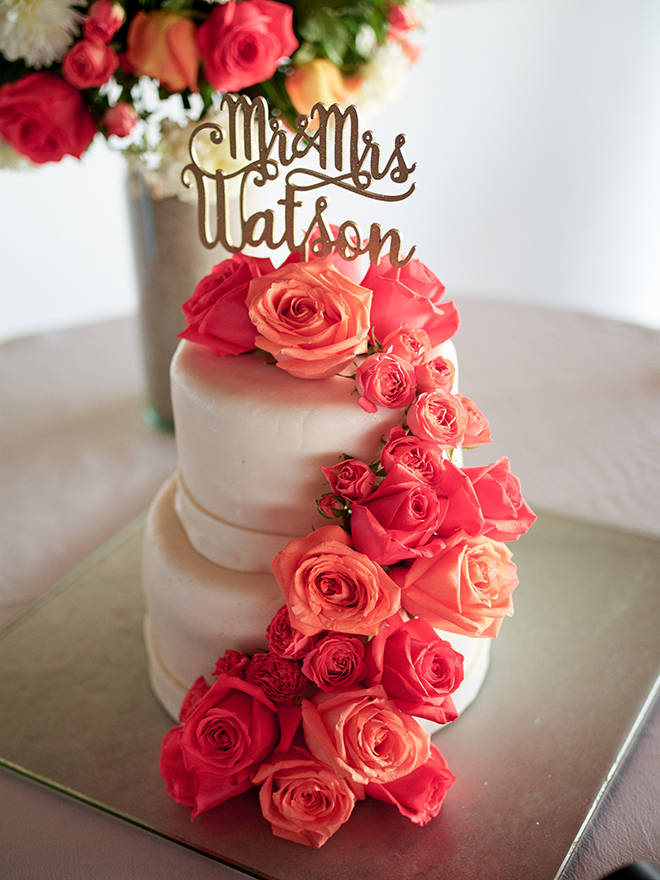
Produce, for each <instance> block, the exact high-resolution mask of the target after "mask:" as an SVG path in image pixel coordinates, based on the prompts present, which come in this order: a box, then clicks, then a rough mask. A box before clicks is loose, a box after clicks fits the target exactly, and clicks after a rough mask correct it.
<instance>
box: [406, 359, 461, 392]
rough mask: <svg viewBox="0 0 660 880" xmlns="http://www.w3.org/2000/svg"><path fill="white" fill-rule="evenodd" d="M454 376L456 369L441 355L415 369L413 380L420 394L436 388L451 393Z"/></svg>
mask: <svg viewBox="0 0 660 880" xmlns="http://www.w3.org/2000/svg"><path fill="white" fill-rule="evenodd" d="M455 376H456V367H455V366H454V365H453V364H452V362H451V361H450V360H448V359H447V358H446V357H442V355H438V356H437V357H434V358H431V359H430V360H428V361H425V362H424V363H423V364H419V365H418V366H416V367H415V380H416V381H417V390H418V392H420V393H423V392H425V391H435V390H436V389H437V388H440V389H441V390H442V391H451V390H452V388H453V387H454V378H455Z"/></svg>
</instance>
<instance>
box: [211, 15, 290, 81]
mask: <svg viewBox="0 0 660 880" xmlns="http://www.w3.org/2000/svg"><path fill="white" fill-rule="evenodd" d="M292 17H293V9H292V8H291V7H290V6H286V5H285V4H284V3H275V2H273V0H243V2H241V3H238V4H237V3H235V2H234V0H229V2H228V3H224V4H222V5H218V6H215V7H214V9H213V11H212V12H211V15H210V16H209V18H208V19H207V20H206V21H205V22H204V24H202V25H201V26H200V27H199V29H198V31H197V37H196V39H197V45H198V47H199V51H200V53H201V55H202V58H203V60H204V74H205V76H206V79H207V80H208V81H209V83H210V84H211V86H212V87H213V88H214V89H216V90H217V91H219V92H238V91H240V90H241V89H245V88H248V86H253V85H256V83H260V82H263V81H264V80H267V79H270V77H271V76H272V75H273V74H274V73H275V71H276V70H277V68H278V66H279V64H280V61H281V60H282V58H288V57H289V56H291V55H292V54H293V53H294V52H295V50H296V49H297V48H298V40H297V39H296V38H295V36H294V33H293V27H292Z"/></svg>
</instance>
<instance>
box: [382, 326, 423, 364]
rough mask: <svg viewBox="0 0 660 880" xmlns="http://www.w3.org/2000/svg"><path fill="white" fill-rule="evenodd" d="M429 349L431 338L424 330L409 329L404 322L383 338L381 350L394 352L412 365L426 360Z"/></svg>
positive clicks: (389, 352)
mask: <svg viewBox="0 0 660 880" xmlns="http://www.w3.org/2000/svg"><path fill="white" fill-rule="evenodd" d="M430 350H431V340H430V339H429V336H428V333H426V332H425V331H424V330H411V329H410V327H408V326H407V325H406V324H404V325H403V326H402V327H399V328H398V329H397V330H395V331H394V332H393V333H390V334H388V335H387V336H386V337H385V339H383V351H386V352H387V353H388V354H395V355H397V356H398V357H400V358H403V360H404V361H409V362H410V363H411V364H412V365H413V367H415V366H417V365H418V364H422V363H424V362H425V361H426V359H427V358H428V356H429V352H430Z"/></svg>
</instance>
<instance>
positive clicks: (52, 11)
mask: <svg viewBox="0 0 660 880" xmlns="http://www.w3.org/2000/svg"><path fill="white" fill-rule="evenodd" d="M74 5H78V6H81V5H83V4H82V3H80V2H78V3H77V0H0V52H2V54H3V55H4V56H5V58H6V59H7V60H8V61H17V60H18V59H19V58H23V59H24V60H25V63H26V64H27V65H28V66H29V67H34V68H36V69H37V70H39V69H40V68H41V67H49V66H50V65H51V64H53V62H55V61H61V60H62V59H63V58H64V56H65V55H66V52H67V49H68V48H69V46H70V45H71V44H72V43H73V40H74V37H75V36H76V34H77V33H78V30H79V25H80V22H81V21H82V20H83V18H84V16H83V15H81V14H80V12H78V10H76V9H73V6H74Z"/></svg>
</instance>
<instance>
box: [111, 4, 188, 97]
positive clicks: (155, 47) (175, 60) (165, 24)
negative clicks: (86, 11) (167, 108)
mask: <svg viewBox="0 0 660 880" xmlns="http://www.w3.org/2000/svg"><path fill="white" fill-rule="evenodd" d="M126 43H127V51H126V53H125V54H124V56H123V57H122V62H121V63H122V67H123V68H124V70H127V71H128V72H129V73H133V74H134V75H135V76H151V77H153V78H154V79H157V80H160V82H161V84H162V85H163V86H165V88H166V89H169V90H170V91H171V92H182V91H183V90H184V89H190V90H191V91H193V92H196V91H197V71H198V69H199V52H198V50H197V44H196V43H195V25H194V24H193V23H192V21H190V19H188V18H184V16H183V15H179V14H178V13H176V12H166V11H162V10H160V11H156V12H144V11H142V10H141V11H140V12H138V13H137V15H136V16H135V18H134V19H133V21H132V22H131V24H130V26H129V28H128V36H127V39H126Z"/></svg>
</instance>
